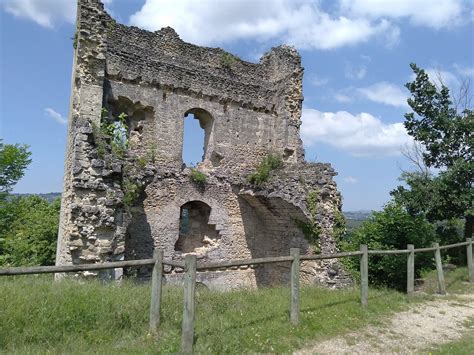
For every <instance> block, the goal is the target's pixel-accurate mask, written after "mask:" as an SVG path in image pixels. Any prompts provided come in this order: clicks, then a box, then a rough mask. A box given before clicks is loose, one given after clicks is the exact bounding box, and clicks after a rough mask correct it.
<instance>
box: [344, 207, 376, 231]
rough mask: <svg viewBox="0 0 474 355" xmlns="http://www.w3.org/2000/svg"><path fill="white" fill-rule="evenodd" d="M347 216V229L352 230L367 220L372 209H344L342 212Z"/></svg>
mask: <svg viewBox="0 0 474 355" xmlns="http://www.w3.org/2000/svg"><path fill="white" fill-rule="evenodd" d="M342 213H343V214H344V217H346V227H347V231H348V232H351V231H353V230H354V229H357V228H358V227H359V226H360V225H361V224H362V223H363V222H364V221H365V220H367V219H368V218H369V217H370V215H371V214H372V211H367V210H360V211H344V212H342Z"/></svg>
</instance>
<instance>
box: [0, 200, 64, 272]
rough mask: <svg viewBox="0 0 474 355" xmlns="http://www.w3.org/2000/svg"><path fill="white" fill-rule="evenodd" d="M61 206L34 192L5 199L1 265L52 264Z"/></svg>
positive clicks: (2, 214)
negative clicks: (4, 226) (30, 194)
mask: <svg viewBox="0 0 474 355" xmlns="http://www.w3.org/2000/svg"><path fill="white" fill-rule="evenodd" d="M60 206H61V202H60V199H57V200H55V201H53V202H52V203H49V202H48V201H46V200H45V199H43V198H41V197H39V196H34V195H32V196H27V197H16V198H12V199H9V200H8V201H4V204H3V207H5V209H4V210H3V211H1V212H0V222H1V223H6V224H7V226H8V228H7V229H5V228H2V234H1V235H0V251H1V252H2V253H0V265H9V266H23V265H54V260H55V253H56V239H57V235H58V226H59V210H60Z"/></svg>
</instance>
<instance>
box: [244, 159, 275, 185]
mask: <svg viewBox="0 0 474 355" xmlns="http://www.w3.org/2000/svg"><path fill="white" fill-rule="evenodd" d="M282 166H283V160H282V158H281V155H279V154H268V155H267V156H266V157H265V158H264V159H263V161H262V162H261V163H260V165H259V166H258V167H257V169H256V170H255V172H254V173H252V174H250V175H249V176H247V180H248V181H249V182H250V183H251V184H254V185H256V186H260V185H262V184H263V183H264V182H266V181H267V180H268V179H269V178H270V174H271V172H272V171H274V170H277V169H279V168H281V167H282Z"/></svg>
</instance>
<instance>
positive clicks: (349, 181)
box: [342, 176, 359, 184]
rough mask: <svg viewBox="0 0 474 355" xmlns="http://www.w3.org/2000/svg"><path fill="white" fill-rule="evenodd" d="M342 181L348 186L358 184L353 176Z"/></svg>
mask: <svg viewBox="0 0 474 355" xmlns="http://www.w3.org/2000/svg"><path fill="white" fill-rule="evenodd" d="M342 181H344V182H347V183H348V184H357V183H358V182H359V180H357V179H356V178H355V177H353V176H346V177H344V178H342Z"/></svg>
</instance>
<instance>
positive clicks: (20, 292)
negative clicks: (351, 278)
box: [0, 276, 410, 354]
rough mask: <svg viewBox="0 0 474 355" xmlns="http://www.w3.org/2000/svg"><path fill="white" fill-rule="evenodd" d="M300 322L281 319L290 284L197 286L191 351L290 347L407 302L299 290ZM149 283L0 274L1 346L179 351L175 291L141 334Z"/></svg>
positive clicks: (13, 349) (392, 296)
mask: <svg viewBox="0 0 474 355" xmlns="http://www.w3.org/2000/svg"><path fill="white" fill-rule="evenodd" d="M301 296H302V299H301V312H302V316H301V318H302V321H301V325H300V326H298V327H294V326H291V325H290V322H289V320H288V318H289V315H288V310H289V299H290V297H289V289H288V288H271V289H270V288H269V289H262V290H259V291H250V290H247V291H245V290H242V291H234V292H228V293H216V292H210V291H207V290H199V292H198V296H197V316H196V342H195V350H196V352H198V353H226V354H228V353H242V352H244V353H248V352H278V353H281V352H289V351H291V350H293V349H296V348H298V347H301V346H303V345H304V343H305V342H307V341H309V340H318V339H322V338H327V337H330V336H334V335H337V334H341V333H343V332H347V331H350V330H354V329H357V328H359V327H364V326H365V325H366V324H369V323H377V322H378V321H379V320H380V319H382V318H385V317H386V316H387V315H389V314H390V313H392V312H396V311H398V310H401V309H403V308H405V307H406V306H407V304H408V303H409V302H410V301H408V300H407V298H406V297H405V296H404V295H403V294H401V293H398V292H395V291H389V290H373V289H371V290H370V298H369V307H368V309H367V310H366V311H364V310H363V309H362V308H361V307H360V306H359V293H358V290H357V289H351V290H338V291H334V290H328V289H320V288H314V287H305V288H303V289H302V295H301ZM149 297H150V287H149V285H148V284H137V283H134V282H132V281H128V282H122V283H120V284H114V283H112V284H100V283H99V282H95V281H87V282H81V283H80V282H77V281H76V282H75V281H70V280H69V281H67V280H66V281H61V282H53V281H52V279H51V278H50V277H45V276H41V277H35V276H22V277H15V278H0V304H1V305H2V307H0V352H5V353H34V354H42V353H43V354H44V353H116V352H125V353H137V354H138V353H140V354H143V353H156V352H157V351H158V352H161V353H173V352H177V351H179V347H180V333H181V330H180V328H181V316H182V291H181V290H180V289H176V288H165V289H164V301H163V316H162V317H163V323H162V326H161V328H160V331H159V333H158V334H157V335H155V336H149V335H147V330H148V312H149Z"/></svg>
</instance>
